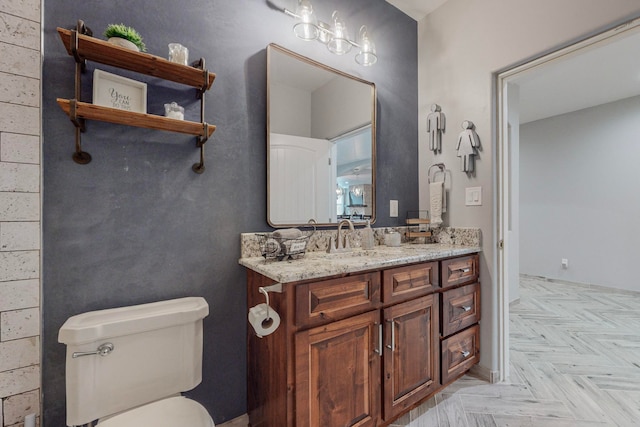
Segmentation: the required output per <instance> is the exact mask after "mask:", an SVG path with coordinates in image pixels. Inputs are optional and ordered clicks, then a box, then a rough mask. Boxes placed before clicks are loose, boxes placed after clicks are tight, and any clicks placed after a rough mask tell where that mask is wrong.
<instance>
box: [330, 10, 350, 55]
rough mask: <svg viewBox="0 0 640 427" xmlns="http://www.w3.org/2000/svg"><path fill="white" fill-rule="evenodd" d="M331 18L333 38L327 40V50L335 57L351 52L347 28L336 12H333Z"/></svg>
mask: <svg viewBox="0 0 640 427" xmlns="http://www.w3.org/2000/svg"><path fill="white" fill-rule="evenodd" d="M331 17H332V18H333V28H332V32H333V36H332V37H331V40H329V43H327V49H329V51H331V52H332V53H335V54H336V55H344V54H345V53H348V52H349V51H350V50H351V43H350V42H349V33H348V32H347V26H346V25H345V23H344V21H343V20H341V19H340V17H339V15H338V11H337V10H334V11H333V14H332V15H331Z"/></svg>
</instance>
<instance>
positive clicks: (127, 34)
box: [104, 24, 147, 52]
mask: <svg viewBox="0 0 640 427" xmlns="http://www.w3.org/2000/svg"><path fill="white" fill-rule="evenodd" d="M104 36H105V37H106V38H107V41H108V42H109V43H112V44H115V45H117V46H121V47H124V48H127V49H131V50H137V51H138V52H140V51H142V52H146V51H147V47H146V46H145V44H144V42H143V41H142V36H141V35H140V33H138V32H137V31H136V30H135V29H134V28H132V27H127V26H126V25H124V24H109V25H108V26H107V29H106V30H104Z"/></svg>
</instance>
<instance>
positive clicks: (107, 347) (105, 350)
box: [71, 342, 114, 359]
mask: <svg viewBox="0 0 640 427" xmlns="http://www.w3.org/2000/svg"><path fill="white" fill-rule="evenodd" d="M113 348H114V347H113V344H111V343H110V342H106V343H104V344H100V347H98V348H97V349H96V351H76V352H74V353H73V354H72V355H71V357H72V358H74V359H75V358H76V357H80V356H93V355H96V354H99V355H100V356H108V355H109V354H110V353H111V352H112V351H113Z"/></svg>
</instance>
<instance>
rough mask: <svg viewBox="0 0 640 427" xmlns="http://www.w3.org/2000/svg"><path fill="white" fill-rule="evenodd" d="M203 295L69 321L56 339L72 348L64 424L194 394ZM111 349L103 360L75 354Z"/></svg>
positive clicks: (204, 308) (203, 314)
mask: <svg viewBox="0 0 640 427" xmlns="http://www.w3.org/2000/svg"><path fill="white" fill-rule="evenodd" d="M208 314H209V306H208V305H207V302H206V301H205V300H204V299H203V298H200V297H189V298H180V299H174V300H169V301H160V302H155V303H150V304H142V305H135V306H130V307H120V308H114V309H108V310H100V311H92V312H88V313H83V314H79V315H77V316H73V317H70V318H69V319H68V320H67V321H66V322H65V323H64V325H62V327H61V328H60V331H59V333H58V341H59V342H61V343H64V344H66V345H67V362H66V389H67V394H66V395H67V425H69V426H73V425H81V424H85V423H88V422H90V421H93V420H96V419H99V418H101V417H105V416H107V415H113V414H116V413H118V412H122V411H125V410H128V409H131V408H134V407H136V406H140V405H143V404H145V403H149V402H152V401H155V400H158V399H162V398H164V397H168V396H171V395H174V394H178V393H181V392H183V391H187V390H190V389H192V388H194V387H195V386H197V385H198V384H200V381H201V380H202V319H203V318H204V317H206V316H207V315H208ZM105 343H111V344H113V351H111V352H110V353H109V354H108V355H106V356H100V355H87V356H80V357H75V358H74V357H73V354H74V353H79V352H93V351H96V349H97V348H98V347H99V346H100V345H102V344H105Z"/></svg>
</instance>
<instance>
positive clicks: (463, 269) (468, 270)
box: [458, 267, 471, 273]
mask: <svg viewBox="0 0 640 427" xmlns="http://www.w3.org/2000/svg"><path fill="white" fill-rule="evenodd" d="M458 271H460V272H462V273H468V272H470V271H471V267H464V268H459V269H458Z"/></svg>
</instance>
